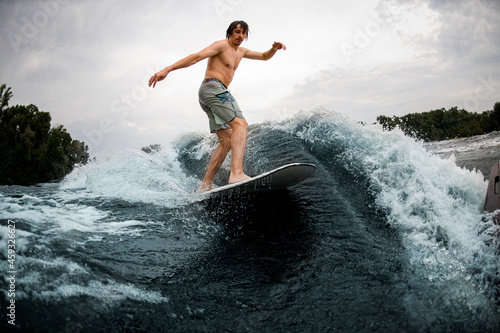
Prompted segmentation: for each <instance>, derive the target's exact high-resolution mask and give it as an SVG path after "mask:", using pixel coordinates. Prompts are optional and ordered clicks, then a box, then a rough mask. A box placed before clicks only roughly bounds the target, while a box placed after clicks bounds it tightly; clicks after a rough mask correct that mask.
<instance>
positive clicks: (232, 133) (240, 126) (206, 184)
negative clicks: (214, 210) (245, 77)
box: [149, 21, 286, 192]
mask: <svg viewBox="0 0 500 333" xmlns="http://www.w3.org/2000/svg"><path fill="white" fill-rule="evenodd" d="M248 32H249V30H248V25H247V24H246V23H245V22H243V21H234V22H233V23H231V24H230V25H229V28H228V29H227V32H226V39H225V40H220V41H217V42H215V43H213V44H212V45H210V46H208V47H206V48H204V49H203V50H201V51H200V52H198V53H194V54H191V55H189V56H187V57H185V58H184V59H181V60H179V61H178V62H176V63H175V64H173V65H171V66H168V67H165V68H164V69H162V70H161V71H159V72H158V73H156V74H154V75H153V76H152V77H151V79H149V86H150V87H151V85H153V88H154V87H155V86H156V83H157V82H158V81H162V80H163V79H165V77H166V76H167V75H168V74H169V73H170V72H171V71H174V70H177V69H180V68H186V67H189V66H191V65H194V64H196V63H197V62H199V61H201V60H203V59H206V58H208V64H207V69H206V72H205V79H204V80H203V83H202V85H201V87H200V89H199V92H198V95H199V101H200V106H201V108H202V109H203V110H204V111H205V112H206V114H207V116H208V119H209V126H210V131H211V132H212V133H214V132H215V133H216V134H217V137H218V138H219V145H218V146H217V148H216V149H215V151H214V152H213V154H212V157H211V159H210V164H209V165H208V170H207V172H206V174H205V177H204V178H203V182H202V184H201V186H200V188H199V189H198V192H204V191H208V190H210V189H212V187H213V185H212V181H213V179H214V177H215V174H216V173H217V171H218V170H219V168H220V166H221V165H222V162H224V159H225V158H226V155H227V153H228V152H229V151H230V150H231V149H232V150H233V153H232V161H231V173H230V175H229V184H231V183H236V182H239V181H242V180H245V179H248V178H250V177H249V176H247V175H246V174H245V173H244V172H243V158H244V155H245V147H246V140H247V130H248V123H247V121H246V120H245V118H244V117H243V114H242V113H241V110H240V108H239V106H238V103H236V100H235V99H234V97H233V96H232V95H231V93H230V92H229V91H228V90H227V87H229V84H230V83H231V81H232V80H233V76H234V72H235V71H236V68H238V65H239V63H240V61H241V59H242V58H247V59H256V60H269V59H271V58H272V57H273V56H274V54H275V53H276V51H278V50H280V49H283V50H286V47H285V45H284V44H283V43H280V42H274V44H273V46H272V48H271V49H270V50H268V51H266V52H254V51H250V50H248V49H246V48H243V47H240V45H241V43H243V40H245V39H248Z"/></svg>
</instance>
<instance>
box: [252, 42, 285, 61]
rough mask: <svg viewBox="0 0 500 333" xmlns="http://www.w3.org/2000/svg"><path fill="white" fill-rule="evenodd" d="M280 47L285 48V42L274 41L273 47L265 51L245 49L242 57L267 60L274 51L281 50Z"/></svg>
mask: <svg viewBox="0 0 500 333" xmlns="http://www.w3.org/2000/svg"><path fill="white" fill-rule="evenodd" d="M281 49H283V50H286V46H285V44H283V43H281V42H274V44H273V47H272V48H271V49H270V50H268V51H266V52H255V51H250V50H246V52H245V54H244V55H243V57H244V58H247V59H254V60H269V59H271V58H272V57H273V56H274V54H275V53H276V51H278V50H281Z"/></svg>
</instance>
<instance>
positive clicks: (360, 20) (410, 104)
mask: <svg viewBox="0 0 500 333" xmlns="http://www.w3.org/2000/svg"><path fill="white" fill-rule="evenodd" d="M234 20H244V21H246V22H247V23H248V24H249V27H250V34H249V38H248V40H247V41H245V42H244V43H243V46H244V47H246V48H248V49H251V50H254V51H266V50H268V49H270V48H271V46H272V44H273V42H274V41H281V42H283V43H284V44H285V45H286V46H287V50H286V51H283V50H280V51H278V52H277V53H276V55H275V56H274V57H273V58H272V59H271V60H268V61H258V60H249V59H243V60H242V62H241V63H240V65H239V68H238V70H237V71H236V74H235V77H234V80H233V82H232V83H231V85H230V87H229V90H230V91H231V93H232V94H233V95H234V96H235V98H236V99H237V101H238V104H239V105H240V107H241V108H242V110H243V113H244V115H245V117H246V119H247V121H248V122H249V124H257V123H262V122H265V121H272V120H281V119H284V118H286V117H289V116H293V114H295V113H297V112H299V111H303V112H310V111H312V110H315V109H316V108H324V109H327V110H331V111H332V112H337V113H340V114H343V115H346V116H347V117H349V118H350V119H352V120H353V121H363V122H375V121H376V117H377V116H379V115H386V116H393V115H398V116H402V115H405V114H408V113H414V112H425V111H429V110H434V109H440V108H450V107H453V106H458V107H459V108H465V109H466V110H468V111H471V112H482V111H484V110H491V109H492V108H493V105H494V103H495V102H498V101H500V33H498V31H500V1H497V0H483V1H481V0H461V1H451V0H449V1H447V0H415V1H407V0H359V1H358V0H357V1H352V0H349V1H348V0H329V1H326V0H321V1H320V0H308V1H305V0H300V1H297V0H286V1H285V0H265V1H263V0H252V1H250V0H184V1H170V0H142V1H132V0H130V1H119V0H106V1H97V0H96V1H91V0H36V1H29V0H17V1H14V0H0V39H1V45H2V47H1V49H0V84H3V83H5V84H7V86H8V87H11V88H12V93H13V94H14V96H13V98H12V99H11V101H10V105H16V104H21V105H28V104H35V105H37V106H38V107H39V109H40V110H42V111H48V112H50V113H51V116H52V125H53V126H55V125H59V124H62V125H64V127H65V128H66V129H67V130H68V132H69V133H70V134H71V136H72V137H73V139H77V140H81V141H85V143H87V145H89V148H90V151H91V153H92V154H98V153H101V152H104V151H106V152H109V151H116V150H120V149H128V148H140V147H143V146H146V145H149V144H156V143H160V144H161V143H167V142H170V141H172V140H174V139H175V138H176V137H177V136H179V135H182V134H184V133H190V132H195V133H203V134H206V133H208V121H207V117H206V115H205V114H204V113H203V111H202V110H201V108H200V106H199V104H198V88H199V86H200V83H201V81H202V79H203V77H204V73H205V68H206V60H204V61H201V62H199V63H197V64H195V65H193V66H191V67H189V68H185V69H180V70H178V71H175V72H172V73H170V74H169V75H168V77H167V78H166V79H165V80H164V81H162V82H160V83H159V84H158V85H157V86H156V88H154V89H152V88H149V87H148V86H147V81H148V80H149V78H150V77H151V75H152V74H154V73H155V72H156V71H158V70H160V69H163V68H164V67H166V66H168V65H171V64H172V63H174V62H176V61H178V60H180V59H182V58H184V57H185V56H187V55H189V54H192V53H195V52H198V51H200V50H201V49H203V48H205V47H206V46H208V45H210V44H211V43H213V42H214V41H216V40H221V39H224V38H225V32H226V29H227V27H228V26H229V24H230V23H231V22H232V21H234Z"/></svg>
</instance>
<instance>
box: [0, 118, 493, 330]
mask: <svg viewBox="0 0 500 333" xmlns="http://www.w3.org/2000/svg"><path fill="white" fill-rule="evenodd" d="M215 145H216V141H215V137H214V136H209V135H202V134H196V133H192V134H186V135H183V136H181V137H179V138H177V139H176V140H175V141H174V142H170V143H164V144H162V145H161V149H160V150H159V151H157V152H150V153H146V152H144V151H141V150H139V149H130V150H126V151H120V152H116V153H115V154H114V155H112V156H105V157H98V158H97V159H96V161H94V162H92V163H90V164H89V165H86V166H83V167H81V168H79V169H77V170H75V171H74V172H73V173H72V174H71V175H69V176H68V177H67V178H66V179H65V180H64V181H62V182H61V183H57V184H42V185H40V186H34V187H18V186H12V187H0V193H1V194H0V214H1V215H0V218H1V227H0V228H1V230H2V232H1V237H2V238H1V240H0V248H1V249H2V251H1V255H0V260H1V263H0V267H1V270H2V273H3V276H4V279H2V280H1V281H2V285H1V288H2V297H1V302H2V304H1V309H2V310H1V311H2V317H1V318H3V319H2V327H4V328H9V329H12V328H15V329H16V330H17V331H22V332H134V331H137V332H141V331H148V332H336V331H339V332H485V331H486V332H487V331H491V332H494V331H497V330H498V329H499V328H500V313H499V310H500V307H499V304H500V293H499V292H500V286H499V283H500V277H499V269H500V260H499V257H498V239H497V235H495V234H498V226H495V225H494V224H493V222H492V219H491V216H490V215H488V214H484V213H483V211H482V205H483V203H484V194H485V191H486V185H487V184H486V183H485V181H484V179H483V176H482V175H480V174H477V173H475V172H470V171H467V170H465V169H460V168H458V167H456V166H455V163H454V161H453V160H443V159H441V158H439V157H438V156H433V155H432V154H431V153H430V152H427V151H426V150H425V148H424V147H423V145H422V144H421V143H418V142H414V140H412V139H410V138H407V137H404V136H403V135H402V134H401V133H397V132H389V133H388V132H382V131H381V130H380V129H379V128H378V127H376V126H363V125H360V124H356V123H353V122H351V121H349V120H347V119H345V118H343V117H341V116H339V115H338V114H335V113H333V112H328V111H325V110H316V111H313V112H307V113H302V114H298V115H295V116H294V117H293V118H290V119H287V120H283V121H280V122H271V123H264V124H257V125H253V126H251V128H250V131H249V139H248V148H247V154H246V162H245V165H246V169H245V171H246V172H247V173H248V174H259V173H261V172H265V171H268V170H271V169H273V168H275V167H278V166H281V165H283V164H286V163H291V162H306V163H314V164H315V165H316V166H317V170H316V172H315V173H314V175H313V177H311V178H309V179H308V180H306V181H304V182H303V183H301V184H300V185H299V186H295V187H293V188H291V189H289V190H286V191H280V192H271V193H265V194H259V195H257V196H256V195H248V196H240V197H232V198H230V199H227V198H226V199H220V198H213V199H209V200H204V199H203V197H200V196H197V195H195V194H193V193H194V191H195V190H196V188H197V187H198V185H199V183H200V179H201V178H202V176H203V174H204V171H205V167H206V165H207V163H208V159H209V157H210V154H211V152H212V150H213V148H214V147H215ZM228 170H229V163H225V164H224V165H223V169H222V170H221V172H220V173H219V175H218V176H217V178H216V182H217V183H219V184H224V183H225V182H226V181H227V178H228V175H229V171H228ZM9 220H11V221H13V222H10V224H12V223H15V226H16V232H15V241H16V243H15V245H16V247H15V250H16V253H15V254H16V257H15V262H14V265H15V269H16V272H17V273H16V279H15V297H14V299H15V304H16V308H15V324H16V325H15V326H12V325H10V324H8V320H9V318H8V316H7V314H8V311H9V310H8V309H7V305H8V304H9V303H8V302H10V300H11V299H13V298H12V297H10V296H9V295H8V290H9V283H8V281H7V277H8V274H7V272H8V271H9V270H10V268H9V262H8V260H7V259H8V258H7V255H8V253H7V249H8V240H9V238H8V236H9V234H10V233H9V230H8V224H9ZM2 331H3V330H2Z"/></svg>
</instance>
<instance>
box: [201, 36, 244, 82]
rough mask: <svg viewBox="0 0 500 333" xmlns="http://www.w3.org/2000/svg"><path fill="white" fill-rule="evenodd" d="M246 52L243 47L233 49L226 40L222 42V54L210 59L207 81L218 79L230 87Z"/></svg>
mask: <svg viewBox="0 0 500 333" xmlns="http://www.w3.org/2000/svg"><path fill="white" fill-rule="evenodd" d="M244 51H245V49H244V48H241V47H238V48H237V49H234V48H232V47H231V46H230V45H229V43H227V41H226V40H224V41H221V52H220V53H219V54H217V55H216V56H213V57H210V58H209V59H208V64H207V70H206V72H205V79H208V78H214V79H217V80H219V81H221V82H222V83H224V85H225V86H226V87H228V86H229V84H230V83H231V81H232V80H233V76H234V72H235V71H236V69H237V68H238V65H239V64H240V61H241V59H242V58H243V54H244Z"/></svg>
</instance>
